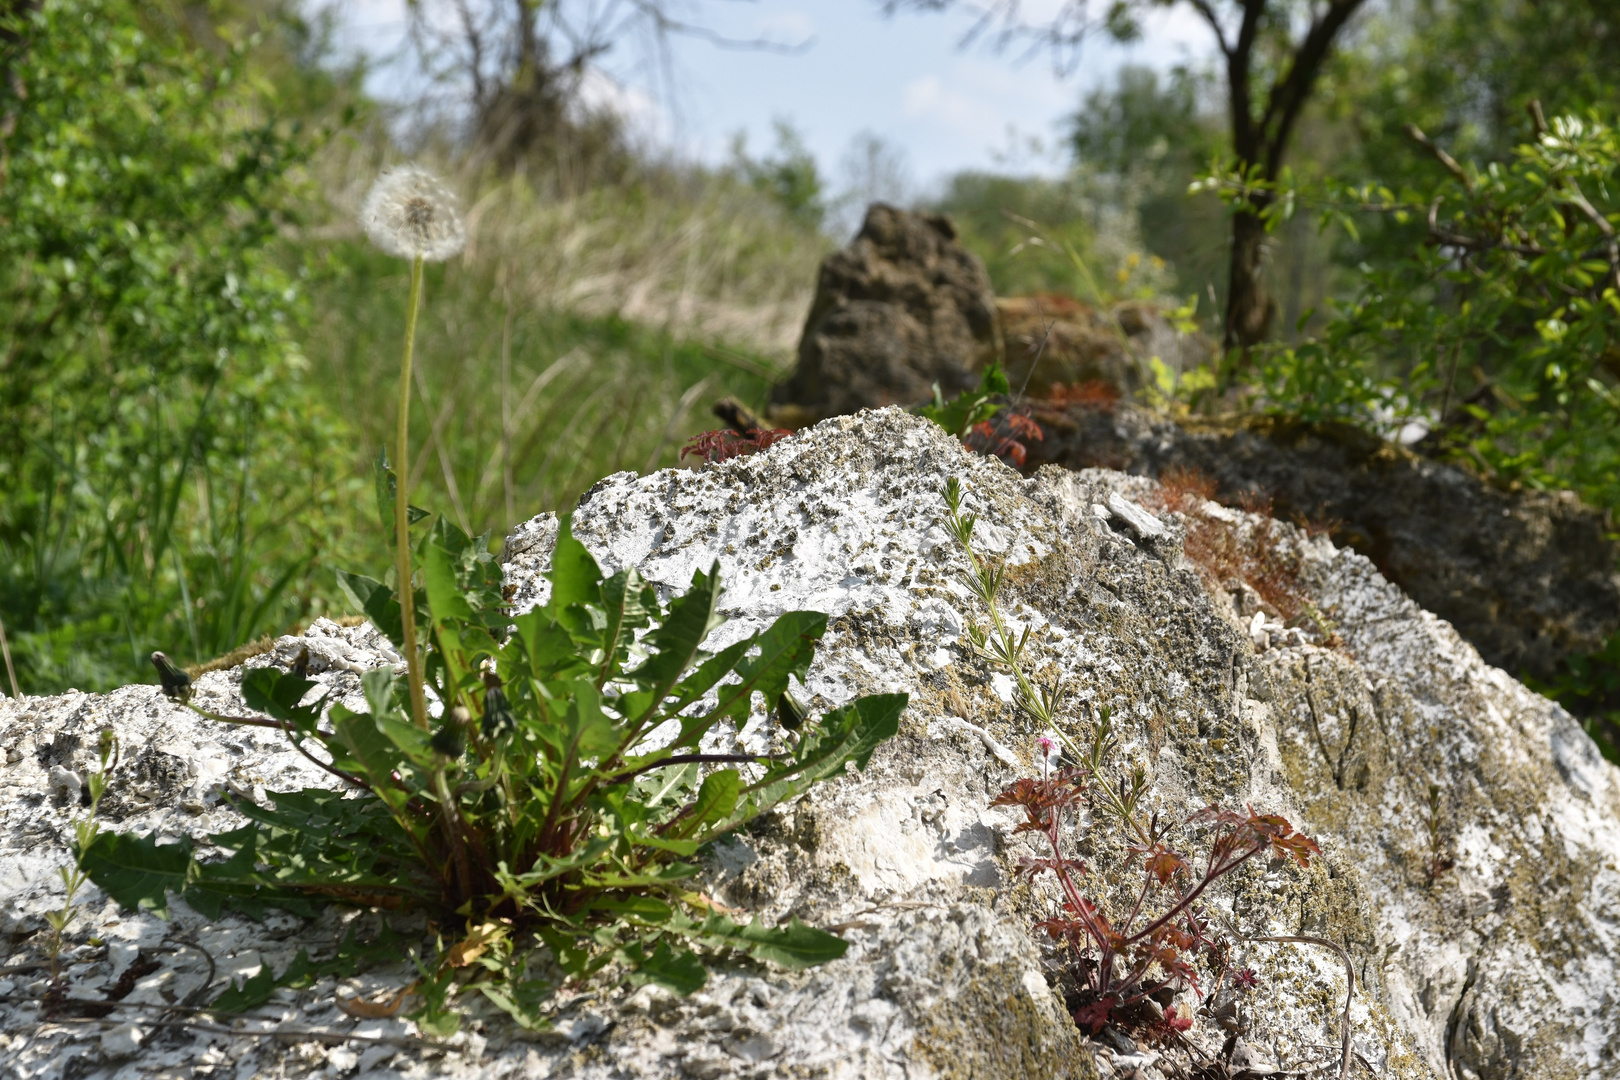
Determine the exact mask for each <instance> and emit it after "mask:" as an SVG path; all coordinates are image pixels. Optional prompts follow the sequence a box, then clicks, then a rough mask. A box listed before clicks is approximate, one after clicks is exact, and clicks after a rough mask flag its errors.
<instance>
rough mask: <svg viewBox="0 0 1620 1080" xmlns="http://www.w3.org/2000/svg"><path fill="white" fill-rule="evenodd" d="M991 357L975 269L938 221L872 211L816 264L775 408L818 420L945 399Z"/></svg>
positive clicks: (989, 299) (991, 317)
mask: <svg viewBox="0 0 1620 1080" xmlns="http://www.w3.org/2000/svg"><path fill="white" fill-rule="evenodd" d="M1000 356H1001V343H1000V339H999V336H998V333H997V329H996V309H995V298H994V295H993V294H992V293H991V290H990V278H989V276H988V275H987V274H986V273H985V269H984V264H983V263H981V262H980V261H979V260H978V258H976V257H975V256H974V255H972V254H971V253H969V252H968V250H967V249H966V248H964V247H963V246H962V245H961V244H960V243H958V242H957V239H956V227H955V226H954V225H952V224H951V220H950V219H949V218H947V217H945V216H943V215H940V214H917V213H910V212H908V211H905V210H898V209H896V208H894V207H892V206H886V205H884V204H882V203H874V204H872V206H871V207H870V208H869V209H868V210H867V212H866V220H865V222H864V223H863V224H862V225H861V231H860V232H859V233H858V234H856V236H855V239H854V240H852V241H851V242H850V244H849V246H848V247H846V248H844V249H843V250H841V251H837V252H834V253H833V254H832V255H830V256H828V257H827V259H826V260H825V261H824V262H823V263H822V264H821V273H820V275H819V276H818V277H817V279H816V295H815V300H814V301H813V302H812V303H811V305H810V313H809V315H808V316H807V317H806V318H805V322H804V334H803V336H802V337H801V338H800V340H799V364H798V367H797V368H796V369H795V370H794V372H793V374H792V376H790V377H789V378H788V380H787V381H786V382H785V383H783V384H782V385H780V386H778V387H777V388H776V390H775V391H774V392H773V394H772V397H771V400H772V401H773V402H775V403H776V404H777V405H786V406H792V407H794V410H795V411H796V413H797V414H798V415H800V416H803V417H807V418H810V419H818V420H819V419H821V418H822V417H827V416H836V415H839V414H842V413H850V412H854V411H855V410H857V409H863V408H869V407H876V406H881V405H890V404H901V405H912V404H916V403H918V402H922V401H927V400H928V399H929V397H930V395H931V394H932V393H933V389H932V388H933V385H934V384H935V383H936V382H937V383H938V384H939V387H940V390H941V391H942V392H943V393H944V394H945V396H946V397H951V396H953V395H955V394H957V393H960V392H961V391H963V390H966V389H968V388H969V387H972V386H974V385H976V384H977V383H978V379H979V377H978V369H979V368H981V367H983V366H984V365H985V364H987V363H989V362H990V361H991V360H995V359H999V358H1000Z"/></svg>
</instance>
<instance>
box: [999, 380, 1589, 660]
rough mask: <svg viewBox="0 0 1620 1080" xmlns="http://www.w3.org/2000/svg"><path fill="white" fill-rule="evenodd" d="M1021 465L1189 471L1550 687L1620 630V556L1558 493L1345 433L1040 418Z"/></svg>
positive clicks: (1090, 414) (1305, 427) (1144, 417)
mask: <svg viewBox="0 0 1620 1080" xmlns="http://www.w3.org/2000/svg"><path fill="white" fill-rule="evenodd" d="M1038 418H1039V420H1040V423H1041V426H1042V428H1043V430H1044V431H1045V433H1046V437H1045V439H1044V441H1041V442H1037V443H1034V444H1032V445H1031V447H1030V459H1029V460H1030V464H1031V465H1032V466H1033V465H1039V464H1042V463H1055V464H1061V465H1065V466H1067V467H1070V468H1086V467H1090V466H1105V467H1107V468H1111V469H1119V470H1122V471H1126V472H1131V473H1138V474H1143V475H1147V476H1154V477H1157V476H1162V475H1164V474H1165V473H1166V472H1168V471H1171V470H1195V471H1196V472H1198V473H1201V474H1202V475H1204V476H1205V477H1207V478H1208V479H1210V480H1212V481H1214V482H1215V484H1216V485H1217V488H1218V491H1219V497H1220V498H1221V500H1222V501H1225V502H1236V501H1237V500H1238V499H1239V498H1241V497H1242V496H1244V495H1245V494H1249V495H1255V496H1259V497H1261V498H1268V499H1271V500H1272V502H1273V504H1274V509H1275V512H1276V514H1277V515H1278V516H1279V517H1283V518H1286V519H1289V520H1302V521H1310V522H1315V523H1318V524H1320V525H1321V526H1323V527H1325V528H1328V529H1329V530H1330V531H1331V534H1332V536H1333V539H1334V541H1335V542H1337V543H1339V544H1342V545H1344V546H1347V547H1351V548H1354V549H1355V550H1356V551H1358V552H1360V553H1361V554H1363V555H1365V556H1367V557H1368V558H1369V559H1371V560H1372V562H1373V564H1374V565H1375V566H1377V567H1378V569H1379V570H1380V571H1381V572H1382V573H1383V575H1384V576H1385V577H1386V578H1388V579H1389V580H1390V581H1392V582H1394V583H1395V584H1397V585H1399V586H1400V587H1401V588H1403V589H1405V590H1406V592H1407V593H1408V595H1410V596H1411V597H1412V599H1414V600H1416V601H1417V602H1418V603H1419V604H1420V605H1422V606H1423V607H1424V608H1426V609H1427V610H1429V611H1432V612H1434V613H1435V614H1436V615H1439V616H1440V617H1441V618H1443V619H1445V620H1447V621H1448V622H1450V623H1451V624H1452V626H1454V627H1455V628H1456V629H1457V632H1458V633H1460V634H1462V636H1463V637H1464V638H1466V639H1467V640H1468V642H1469V643H1470V644H1472V645H1473V646H1474V647H1475V648H1476V649H1478V650H1479V651H1480V654H1481V655H1482V656H1483V657H1484V658H1485V659H1486V661H1487V662H1489V663H1491V664H1494V665H1496V666H1498V667H1501V668H1504V669H1506V670H1508V671H1511V672H1514V673H1521V672H1523V673H1528V674H1531V675H1534V676H1536V677H1538V678H1543V679H1545V678H1550V677H1551V676H1552V675H1553V674H1554V672H1555V671H1556V670H1557V668H1558V664H1559V661H1560V660H1562V659H1563V658H1565V657H1567V656H1570V655H1571V654H1579V653H1586V652H1595V651H1597V650H1598V649H1600V648H1602V646H1603V642H1604V641H1605V640H1606V639H1607V638H1608V637H1610V636H1611V635H1612V634H1614V633H1615V632H1616V631H1620V570H1617V566H1620V546H1617V545H1616V544H1615V542H1614V540H1613V539H1611V538H1610V536H1609V533H1610V529H1609V527H1608V526H1607V523H1606V522H1605V520H1604V517H1603V515H1602V514H1601V513H1600V512H1598V511H1596V510H1593V509H1592V508H1590V507H1588V506H1586V505H1584V504H1583V503H1581V502H1580V500H1579V499H1577V498H1576V497H1575V496H1573V495H1571V494H1569V493H1568V492H1542V491H1530V490H1516V491H1508V490H1504V489H1502V488H1499V487H1495V486H1493V485H1491V484H1489V483H1486V482H1485V481H1483V480H1481V479H1479V478H1478V477H1476V476H1474V475H1473V474H1471V473H1468V472H1465V471H1463V470H1462V469H1459V468H1456V467H1455V466H1451V465H1445V464H1441V463H1439V462H1435V461H1432V460H1430V459H1428V458H1424V457H1421V456H1420V455H1418V454H1415V453H1413V452H1412V451H1410V450H1407V449H1405V448H1404V447H1401V446H1397V445H1395V444H1393V443H1389V442H1385V441H1384V440H1382V439H1379V438H1376V437H1374V436H1372V435H1368V434H1367V433H1365V432H1363V431H1360V430H1358V429H1356V428H1353V427H1350V426H1349V425H1345V424H1307V423H1303V422H1300V421H1297V420H1292V419H1289V418H1286V417H1275V416H1248V417H1238V418H1226V419H1201V418H1197V417H1193V418H1187V419H1182V420H1179V421H1178V420H1172V419H1170V418H1168V417H1165V416H1163V415H1161V414H1157V413H1153V412H1150V411H1148V410H1145V409H1141V408H1137V407H1133V406H1131V405H1129V404H1122V405H1120V406H1118V407H1117V408H1110V409H1095V408H1085V407H1076V408H1065V409H1040V410H1038Z"/></svg>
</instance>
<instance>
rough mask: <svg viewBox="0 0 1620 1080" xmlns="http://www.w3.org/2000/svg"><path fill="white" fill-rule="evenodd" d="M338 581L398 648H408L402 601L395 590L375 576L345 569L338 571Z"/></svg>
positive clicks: (357, 609)
mask: <svg viewBox="0 0 1620 1080" xmlns="http://www.w3.org/2000/svg"><path fill="white" fill-rule="evenodd" d="M337 583H338V588H339V589H340V590H341V591H342V592H343V595H344V596H346V597H348V599H349V602H350V603H351V604H353V605H354V606H355V609H356V611H358V612H359V613H360V614H362V615H364V616H365V617H366V618H367V619H370V620H371V625H373V626H375V627H376V628H377V629H378V630H379V631H380V632H381V633H382V634H383V636H384V637H386V638H387V639H388V640H389V641H391V642H393V643H394V645H395V647H396V648H404V647H405V645H404V637H405V635H404V626H405V624H404V622H403V621H402V620H401V618H400V614H399V601H398V600H396V599H395V598H394V590H392V589H390V588H389V587H388V586H386V585H384V584H383V583H382V582H380V581H377V580H376V579H374V578H368V577H366V576H365V575H364V574H351V573H349V572H348V571H346V570H339V571H337Z"/></svg>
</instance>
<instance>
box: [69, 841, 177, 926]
mask: <svg viewBox="0 0 1620 1080" xmlns="http://www.w3.org/2000/svg"><path fill="white" fill-rule="evenodd" d="M192 866H193V859H192V850H191V840H190V839H189V838H186V837H182V838H181V839H180V842H179V843H175V844H159V843H158V842H157V840H156V839H155V837H154V836H136V835H135V834H133V833H115V832H99V833H97V834H96V837H95V839H94V840H92V841H91V842H90V846H89V847H87V848H86V849H85V850H84V851H83V852H82V853H81V854H80V855H79V869H81V870H83V871H84V872H85V873H86V874H88V875H89V877H90V880H91V881H93V882H95V883H96V885H97V886H98V887H100V888H101V890H102V891H103V892H105V893H106V894H107V895H108V896H110V897H112V898H113V899H114V900H116V901H117V902H118V904H119V906H121V907H124V908H126V909H129V910H132V911H150V912H152V913H153V914H155V915H157V916H158V917H160V918H164V919H167V918H168V917H169V901H168V894H169V893H171V892H172V893H175V894H176V895H178V894H180V893H182V892H184V891H185V888H186V884H187V882H188V881H189V880H190V878H191V875H192V872H193V871H192Z"/></svg>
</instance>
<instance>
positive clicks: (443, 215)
mask: <svg viewBox="0 0 1620 1080" xmlns="http://www.w3.org/2000/svg"><path fill="white" fill-rule="evenodd" d="M360 227H361V228H362V229H364V230H365V231H366V235H367V236H368V237H370V238H371V242H372V243H373V244H376V245H377V246H378V247H380V248H382V249H383V250H384V251H386V252H388V254H390V255H398V256H400V257H402V258H406V259H415V258H417V257H418V256H420V257H421V258H422V259H425V260H426V261H428V262H443V261H444V260H445V259H448V258H450V256H452V255H454V254H456V253H457V252H459V251H460V250H461V249H462V247H463V246H464V245H465V244H466V243H467V230H466V229H465V228H464V227H463V226H462V224H461V214H460V212H459V211H458V210H457V209H456V197H455V196H454V195H452V194H450V189H448V188H446V187H445V186H444V185H443V184H441V183H440V182H439V181H438V179H437V178H436V177H434V176H433V174H431V173H429V172H426V171H425V170H423V169H419V168H417V167H416V166H415V165H405V166H402V167H400V168H397V169H390V170H388V171H387V172H385V173H383V174H382V175H381V176H379V177H377V182H376V183H375V184H372V185H371V191H369V192H368V193H367V194H366V201H365V203H364V204H363V205H362V206H361V207H360Z"/></svg>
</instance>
